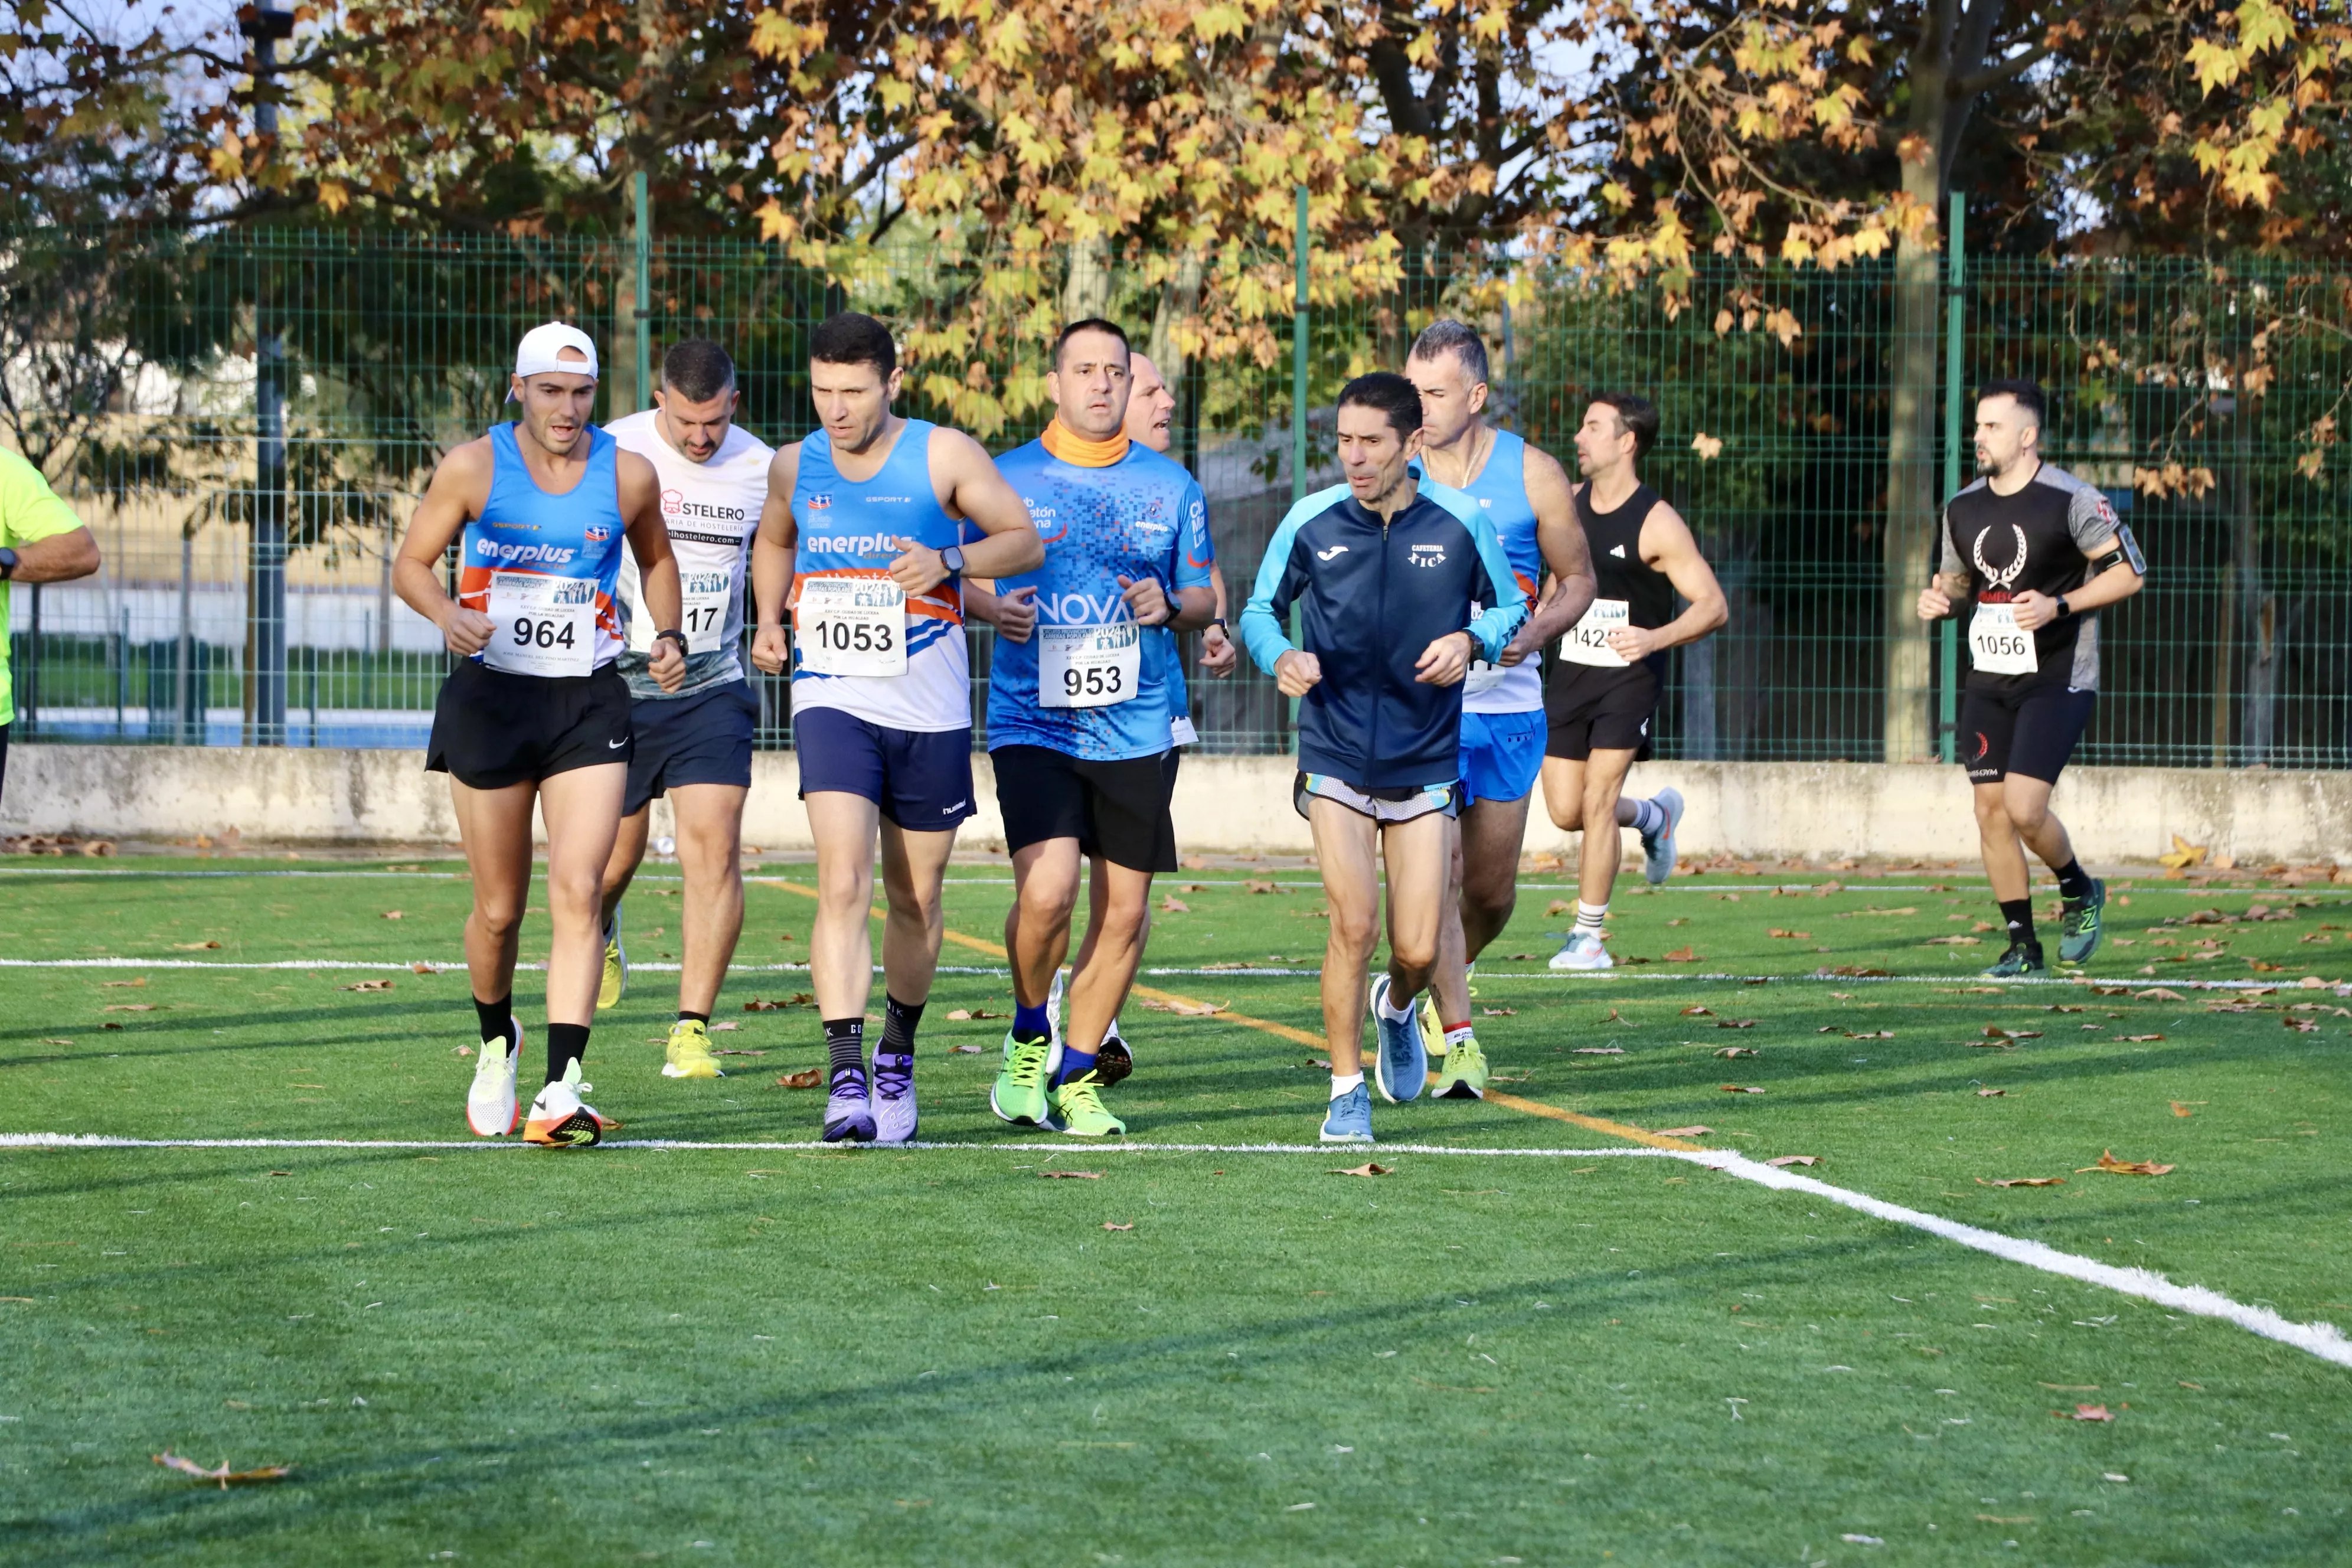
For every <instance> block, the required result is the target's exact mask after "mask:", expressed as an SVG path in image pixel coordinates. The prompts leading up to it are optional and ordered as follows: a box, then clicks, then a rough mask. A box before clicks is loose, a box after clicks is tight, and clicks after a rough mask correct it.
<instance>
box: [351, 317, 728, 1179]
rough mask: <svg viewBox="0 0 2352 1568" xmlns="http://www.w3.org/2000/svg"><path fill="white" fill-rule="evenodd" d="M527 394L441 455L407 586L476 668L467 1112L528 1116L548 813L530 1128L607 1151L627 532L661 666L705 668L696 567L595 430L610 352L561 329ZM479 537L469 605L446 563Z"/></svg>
mask: <svg viewBox="0 0 2352 1568" xmlns="http://www.w3.org/2000/svg"><path fill="white" fill-rule="evenodd" d="M507 397H508V399H509V401H510V402H520V404H521V405H522V408H521V417H520V418H519V419H517V420H515V421H514V422H513V423H511V424H507V425H499V426H493V427H492V429H491V431H490V433H489V434H488V436H485V437H482V438H481V439H480V440H478V441H468V442H467V443H466V444H465V445H464V446H462V447H457V449H456V450H455V451H453V452H451V453H450V454H449V455H448V456H447V457H446V458H443V459H442V460H441V465H440V467H439V468H436V469H435V470H434V473H433V482H432V484H431V485H430V486H429V487H427V489H426V490H425V500H423V501H422V502H420V503H418V506H417V508H416V515H415V518H414V519H412V520H411V521H410V523H409V525H408V537H407V538H406V539H404V540H403V541H402V542H401V546H400V557H399V559H398V561H397V562H396V563H394V568H393V582H394V586H395V587H397V588H398V589H399V591H400V596H401V598H402V599H403V600H404V601H405V602H406V604H407V605H408V606H409V607H410V608H411V609H413V610H415V612H416V613H417V614H418V615H420V616H424V617H425V619H427V620H429V621H431V622H433V624H434V625H436V626H439V627H440V628H441V636H442V638H443V640H444V641H445V642H446V644H447V646H448V648H449V651H450V652H451V653H453V654H457V655H458V656H459V658H461V659H462V661H463V662H461V663H460V664H458V666H457V668H456V669H455V670H454V671H452V672H451V674H450V676H449V679H447V680H446V681H444V682H443V683H442V687H441V695H440V698H439V700H437V701H436V703H435V704H434V709H433V737H432V741H431V743H430V745H429V748H428V750H427V752H426V754H425V768H426V770H427V771H428V772H432V773H447V774H448V775H449V795H450V799H451V802H452V804H453V805H454V806H455V808H456V815H457V833H458V837H460V838H461V839H462V840H463V841H464V844H465V847H466V865H467V869H468V870H469V871H470V872H471V873H472V876H473V883H474V908H473V913H472V914H471V915H469V916H468V917H467V921H466V968H467V974H468V975H469V976H470V978H471V980H472V982H473V994H474V1010H475V1012H476V1014H477V1015H478V1016H479V1019H480V1023H481V1042H482V1043H481V1058H480V1059H479V1060H478V1062H476V1064H475V1068H474V1082H473V1087H472V1089H470V1090H469V1091H468V1093H467V1096H466V1121H467V1125H469V1126H471V1127H472V1128H473V1130H474V1131H475V1132H476V1133H478V1134H479V1135H480V1136H482V1137H485V1138H492V1137H497V1136H499V1134H501V1133H506V1132H511V1131H514V1129H515V1125H516V1121H517V1110H516V1099H517V1096H516V1092H515V1077H516V1072H517V1068H518V1065H519V1058H520V1055H521V1051H522V1043H523V1033H522V1026H521V1025H520V1024H519V1023H518V1022H516V1021H515V1016H514V970H515V945H516V940H517V937H518V935H519V934H520V927H521V924H522V916H523V911H524V909H525V907H526V906H527V904H528V903H529V901H530V899H529V895H530V874H531V814H532V808H533V806H534V805H536V806H537V807H538V809H539V812H540V814H541V816H543V817H544V818H545V819H546V824H547V908H548V914H549V917H550V920H551V923H552V924H553V926H554V931H553V934H552V936H551V940H550V942H549V946H548V953H547V1084H546V1087H545V1088H543V1089H541V1090H540V1091H539V1094H538V1097H537V1098H536V1099H534V1100H532V1101H531V1104H530V1115H529V1116H528V1118H526V1119H524V1120H523V1121H522V1129H523V1137H524V1139H525V1140H526V1141H528V1142H532V1143H544V1144H551V1145H556V1146H562V1145H567V1144H584V1143H593V1142H596V1141H597V1140H598V1139H599V1138H601V1137H602V1136H603V1135H604V1131H605V1130H606V1129H607V1128H610V1127H613V1126H616V1125H617V1123H615V1122H613V1121H608V1120H607V1119H605V1118H604V1117H602V1116H599V1115H598V1114H597V1113H596V1112H595V1110H593V1108H591V1107H589V1106H588V1105H586V1104H583V1102H582V1100H581V1098H580V1097H581V1096H582V1095H583V1094H585V1093H588V1092H590V1090H591V1087H592V1086H590V1085H589V1084H586V1083H584V1082H583V1081H581V1070H580V1060H581V1058H582V1057H583V1055H584V1054H585V1053H586V1051H587V1049H588V1028H589V1025H590V1024H591V1023H592V1022H593V1019H594V1017H595V1013H596V972H597V962H596V960H597V948H598V946H599V943H598V941H597V927H598V921H597V901H598V900H597V892H598V889H599V885H600V881H601V879H602V876H603V872H604V865H605V863H606V862H607V861H608V860H610V859H611V858H612V854H613V841H614V837H616V836H617V834H618V832H619V829H620V823H621V801H622V795H623V794H624V792H625V790H626V788H627V786H628V777H629V760H630V757H631V755H632V753H633V750H634V748H633V745H632V735H633V731H632V730H631V728H630V712H629V689H628V687H627V686H626V685H625V683H624V682H623V681H622V679H621V677H620V674H619V672H618V671H617V670H615V669H614V668H613V662H614V659H615V658H618V657H619V655H620V652H621V623H620V616H619V615H618V614H617V613H616V611H615V609H614V604H613V590H614V584H615V581H616V579H617V578H618V576H619V574H620V570H621V538H622V535H623V534H624V533H626V534H627V536H628V541H629V548H630V549H631V550H632V551H634V552H635V553H636V558H637V562H638V563H639V565H640V566H641V567H642V568H643V570H644V574H645V583H644V586H645V602H646V609H647V611H648V612H649V613H650V616H651V619H652V621H653V623H654V625H655V626H656V627H657V628H658V629H657V630H656V632H655V633H654V638H653V641H654V651H653V656H652V659H651V662H650V665H649V667H648V668H650V669H651V671H652V674H653V677H654V680H655V683H656V685H658V686H659V687H660V688H661V689H663V690H665V691H675V690H677V689H678V686H679V685H680V683H681V682H683V681H684V679H686V673H687V669H686V658H685V646H686V633H685V632H684V631H683V630H681V629H679V625H678V623H679V620H680V618H681V615H682V606H681V605H680V602H679V595H678V578H677V562H676V561H675V560H673V559H672V558H671V556H670V552H669V534H668V531H667V529H666V528H664V527H663V525H662V517H661V486H660V482H659V481H658V480H657V479H656V478H655V476H654V469H653V465H652V464H650V463H648V462H646V460H645V459H644V458H640V457H638V456H637V455H636V454H635V453H634V452H624V451H622V450H621V449H620V447H619V445H618V444H617V443H616V442H614V439H613V437H610V436H608V435H606V434H605V433H604V431H602V430H599V429H597V428H595V427H594V426H592V425H590V424H589V422H588V421H589V416H590V413H591V411H592V410H593V407H594V405H595V401H596V345H595V344H594V343H593V342H590V341H589V339H588V335H587V334H586V333H585V332H583V331H580V330H579V329H578V328H576V327H567V326H564V325H562V324H561V323H558V322H553V321H551V322H549V323H547V324H546V325H545V326H541V327H533V328H532V329H531V330H530V331H528V332H526V333H524V334H523V339H522V342H521V344H520V346H519V347H518V348H517V349H516V350H515V367H514V379H513V381H512V382H511V383H510V384H509V390H508V393H507ZM461 536H462V538H463V544H462V547H461V549H460V552H459V561H460V563H461V564H462V566H463V573H462V575H461V576H460V578H459V581H458V591H457V597H456V598H455V599H452V598H451V597H449V595H447V594H446V593H445V592H443V591H442V587H441V582H440V576H439V569H440V566H441V562H442V557H443V556H444V555H445V554H446V552H448V549H449V546H450V544H451V543H452V542H456V541H457V540H458V539H459V538H460V537H461Z"/></svg>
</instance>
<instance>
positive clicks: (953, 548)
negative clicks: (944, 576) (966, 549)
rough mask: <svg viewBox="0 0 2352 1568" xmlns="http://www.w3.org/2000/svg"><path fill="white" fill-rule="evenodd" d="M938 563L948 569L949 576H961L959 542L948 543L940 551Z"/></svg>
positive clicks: (960, 549) (961, 554)
mask: <svg viewBox="0 0 2352 1568" xmlns="http://www.w3.org/2000/svg"><path fill="white" fill-rule="evenodd" d="M940 564H941V565H942V566H945V567H946V568H947V569H948V574H949V575H950V576H951V577H961V575H963V546H962V545H961V544H950V545H949V546H948V547H947V548H946V549H945V550H942V551H940Z"/></svg>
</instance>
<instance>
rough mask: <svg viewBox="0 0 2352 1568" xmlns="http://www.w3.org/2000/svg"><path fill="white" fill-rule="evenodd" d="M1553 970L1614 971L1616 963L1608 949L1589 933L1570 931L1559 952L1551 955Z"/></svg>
mask: <svg viewBox="0 0 2352 1568" xmlns="http://www.w3.org/2000/svg"><path fill="white" fill-rule="evenodd" d="M1551 967H1553V968H1554V969H1579V970H1596V969H1614V968H1616V967H1617V961H1616V960H1615V959H1613V958H1612V957H1610V956H1609V949H1608V948H1607V947H1606V946H1604V945H1603V944H1602V942H1601V939H1600V938H1599V937H1597V936H1595V935H1593V934H1592V933H1591V931H1570V932H1569V933H1568V940H1567V941H1566V942H1562V943H1560V945H1559V952H1555V953H1553V954H1552V955H1551Z"/></svg>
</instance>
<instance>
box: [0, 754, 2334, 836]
mask: <svg viewBox="0 0 2352 1568" xmlns="http://www.w3.org/2000/svg"><path fill="white" fill-rule="evenodd" d="M422 762H423V759H422V757H421V756H420V754H419V753H417V752H346V751H262V750H238V749H232V748H226V747H186V748H180V747H139V746H50V745H39V746H26V745H19V746H16V747H15V748H13V749H12V750H11V752H10V753H9V756H8V773H7V780H6V788H5V794H0V833H6V834H19V833H70V834H81V835H97V836H102V837H112V838H141V839H150V840H156V839H161V840H169V839H173V838H193V837H195V836H196V835H198V834H200V833H204V834H213V835H218V834H219V833H221V832H222V831H223V830H224V829H226V828H229V827H236V828H237V829H239V830H241V832H242V833H243V835H244V837H245V838H246V839H247V841H248V842H250V841H256V840H282V841H288V842H294V843H304V842H309V843H331V842H345V843H349V842H365V841H370V840H380V841H384V842H402V843H418V842H425V843H431V842H448V841H454V840H455V839H456V837H457V825H456V822H455V820H454V819H453V818H452V816H451V815H450V810H449V795H448V785H447V781H446V780H445V779H442V778H440V777H438V776H436V775H428V774H427V773H425V772H424V769H423V765H422ZM756 764H757V772H756V773H755V774H754V779H753V786H752V791H751V806H750V809H749V811H748V813H747V815H746V817H745V822H744V830H743V834H744V839H745V841H746V842H748V843H751V844H756V845H759V846H761V847H763V848H768V849H793V848H805V847H807V846H808V842H809V839H808V818H807V817H806V816H805V815H804V814H803V811H802V809H801V805H800V801H799V799H798V796H797V791H798V779H799V770H798V767H797V765H796V762H795V759H794V758H793V755H792V753H790V752H763V753H761V755H760V756H759V757H758V758H757V759H756ZM974 772H975V774H976V778H975V784H976V787H977V792H978V795H979V804H980V807H981V815H980V816H979V817H978V818H977V819H975V820H974V821H973V822H972V823H971V825H970V826H967V827H966V829H965V835H964V837H965V842H967V843H971V844H973V845H982V844H988V843H992V842H993V843H1001V842H1002V838H1003V824H1002V822H1001V820H1000V819H999V817H998V816H997V812H996V791H995V784H994V780H993V777H992V774H991V773H990V771H989V768H988V764H987V762H986V759H984V758H975V759H974ZM1291 776H1292V766H1291V763H1290V762H1289V760H1288V759H1286V758H1282V757H1204V756H1187V757H1186V758H1185V760H1184V765H1183V770H1182V772H1181V773H1180V774H1179V775H1178V781H1177V788H1176V805H1175V811H1176V827H1177V833H1178V837H1179V842H1180V843H1181V844H1182V845H1183V846H1184V847H1186V848H1188V849H1204V850H1261V851H1285V852H1299V851H1303V850H1305V849H1307V847H1308V840H1307V825H1306V824H1305V823H1304V822H1303V821H1301V820H1300V819H1299V817H1298V816H1297V813H1296V812H1294V811H1293V810H1292V809H1291V805H1290V784H1291ZM1666 784H1673V785H1675V787H1676V788H1678V789H1680V790H1681V791H1682V792H1683V794H1684V795H1685V796H1686V797H1687V798H1688V800H1689V802H1690V815H1689V816H1688V817H1687V818H1686V819H1685V823H1684V826H1683V835H1684V841H1683V852H1684V853H1685V855H1686V856H1700V855H1707V854H1712V853H1714V852H1717V851H1724V852H1727V853H1729V854H1734V855H1740V856H1772V857H1790V858H1799V857H1810V858H1825V859H1826V858H1841V857H1847V856H1853V857H1864V856H1868V857H1875V858H1896V859H1914V858H1917V859H1944V860H1962V861H1967V860H1972V859H1974V858H1975V857H1976V852H1977V850H1976V844H1977V840H1976V826H1975V823H1974V821H1973V819H1972V817H1971V816H1970V814H1969V790H1968V785H1967V783H1966V781H1965V780H1964V779H1963V778H1962V777H1961V775H1960V773H1959V770H1958V769H1957V768H1950V767H1930V766H1899V765H1882V764H1873V763H1654V764H1649V765H1644V766H1642V767H1638V768H1636V769H1635V770H1634V773H1633V781H1632V785H1631V787H1632V789H1633V792H1634V793H1637V794H1648V793H1652V792H1654V791H1655V790H1657V789H1659V788H1661V787H1663V786H1664V785H1666ZM2056 805H2057V809H2058V811H2059V813H2060V815H2061V816H2063V817H2064V818H2065V820H2066V823H2067V826H2069V827H2070V828H2071V829H2072V830H2073V832H2074V842H2075V846H2076V848H2077V851H2078V852H2079V853H2080V854H2081V855H2082V856H2083V858H2085V859H2087V860H2092V861H2097V862H2108V863H2111V862H2117V861H2147V860H2151V859H2153V858H2155V857H2156V856H2158V855H2159V854H2161V853H2163V852H2164V851H2166V850H2168V849H2169V848H2170V847H2171V842H2172V835H2174V834H2176V833H2177V834H2179V835H2180V836H2181V837H2184V838H2186V839H2188V840H2189V842H2190V843H2193V844H2203V845H2207V846H2210V847H2211V849H2212V851H2213V853H2214V854H2215V855H2217V856H2220V855H2233V856H2235V857H2236V858H2238V860H2239V861H2241V862H2242V863H2246V864H2255V863H2267V862H2271V861H2285V862H2287V863H2289V864H2291V865H2305V864H2309V863H2312V862H2315V861H2326V860H2335V861H2341V862H2346V863H2352V773H2268V772H2247V773H2223V772H2213V771H2207V770H2202V769H2193V768H2076V769H2073V770H2070V771H2069V772H2068V773H2067V774H2066V776H2065V778H2064V779H2063V781H2062V782H2061V783H2060V784H2059V786H2058V793H2057V796H2056ZM655 810H656V832H662V831H666V830H667V824H666V820H665V818H666V815H667V814H666V811H665V810H664V808H663V807H662V806H661V805H658V804H657V805H656V808H655ZM1531 816H1532V820H1531V821H1530V823H1529V825H1528V847H1529V848H1530V849H1562V848H1566V847H1569V846H1570V844H1571V843H1572V842H1573V841H1574V839H1575V835H1573V834H1568V833H1563V832H1560V831H1559V830H1558V829H1556V828H1554V827H1553V826H1551V824H1550V822H1549V819H1548V818H1547V817H1546V816H1545V815H1544V811H1543V807H1542V804H1541V801H1540V798H1538V802H1537V804H1536V806H1535V808H1534V810H1533V812H1532V814H1531Z"/></svg>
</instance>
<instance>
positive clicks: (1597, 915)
mask: <svg viewBox="0 0 2352 1568" xmlns="http://www.w3.org/2000/svg"><path fill="white" fill-rule="evenodd" d="M1608 918H1609V906H1608V905H1607V904H1588V903H1586V902H1585V901H1584V900H1582V899H1579V900H1576V929H1577V930H1578V931H1590V932H1591V933H1592V934H1593V935H1594V936H1599V935H1600V934H1601V921H1605V920H1607V919H1608Z"/></svg>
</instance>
